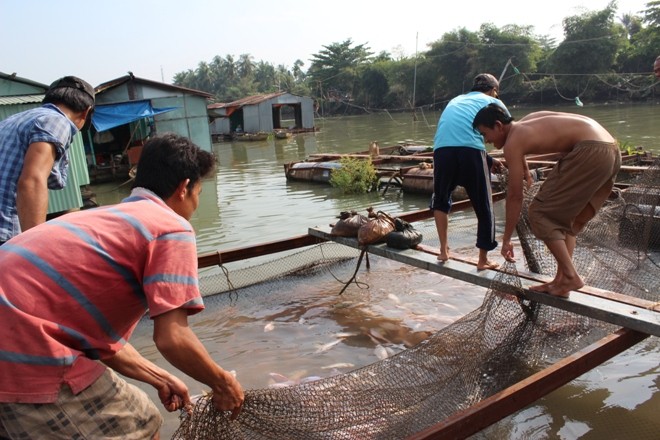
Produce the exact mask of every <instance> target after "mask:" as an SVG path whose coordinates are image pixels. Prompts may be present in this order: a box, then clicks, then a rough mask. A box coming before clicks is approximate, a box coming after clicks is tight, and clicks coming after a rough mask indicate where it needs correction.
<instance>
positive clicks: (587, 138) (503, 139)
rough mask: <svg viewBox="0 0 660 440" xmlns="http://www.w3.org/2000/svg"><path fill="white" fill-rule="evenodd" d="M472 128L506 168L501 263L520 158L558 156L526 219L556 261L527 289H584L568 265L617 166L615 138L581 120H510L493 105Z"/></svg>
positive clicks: (519, 189) (518, 200) (546, 116)
mask: <svg viewBox="0 0 660 440" xmlns="http://www.w3.org/2000/svg"><path fill="white" fill-rule="evenodd" d="M473 126H474V128H475V129H476V130H478V131H479V132H480V133H481V134H482V135H483V137H484V140H485V141H486V142H487V143H492V144H493V145H494V146H495V148H498V149H502V150H503V152H504V158H505V160H506V165H507V167H508V169H509V183H508V188H507V195H506V226H505V227H504V236H503V238H502V255H503V256H504V258H506V259H507V261H514V253H513V244H512V243H511V236H512V234H513V231H514V229H515V227H516V224H517V223H518V219H519V217H520V211H521V209H522V200H523V180H524V173H525V170H526V169H527V163H526V160H525V155H527V154H544V153H564V156H563V157H562V159H561V160H559V162H557V164H556V165H555V167H554V168H553V170H552V172H551V173H550V174H549V175H548V176H547V178H546V180H545V182H544V183H543V184H542V186H541V188H540V189H539V192H538V193H537V195H536V197H535V198H534V200H533V201H532V202H531V204H530V206H529V220H530V225H531V229H532V232H533V233H534V235H536V237H537V238H539V239H540V240H543V242H544V243H545V244H546V246H547V247H548V249H549V250H550V252H551V253H552V255H553V256H554V257H555V259H556V260H557V273H556V275H555V278H554V279H553V280H552V281H550V282H549V283H543V284H541V285H538V286H533V287H531V289H532V290H536V291H539V292H546V293H549V294H551V295H555V296H559V297H564V298H566V297H568V296H569V294H570V291H571V290H577V289H579V288H581V287H582V286H584V282H583V281H582V279H581V278H580V276H579V275H578V273H577V271H576V270H575V266H574V265H573V261H572V256H573V250H574V249H575V243H576V238H575V237H576V235H577V234H578V233H579V232H580V231H581V230H582V229H583V228H584V226H585V225H586V224H587V222H588V221H589V220H591V219H592V218H593V217H594V216H595V215H596V212H597V211H598V210H599V209H600V208H601V206H602V205H603V203H605V200H607V197H608V196H609V194H610V192H611V190H612V187H613V185H614V180H615V178H616V175H617V173H618V171H619V168H620V167H621V153H620V152H619V148H618V146H617V143H616V140H615V139H614V138H613V137H612V135H611V134H610V133H608V132H607V130H605V129H604V128H603V127H602V126H601V125H600V124H598V123H597V122H596V121H594V120H593V119H590V118H588V117H586V116H581V115H577V114H573V113H558V112H551V111H541V112H536V113H530V114H529V115H527V116H525V117H524V118H522V119H521V120H520V121H519V122H514V121H513V118H512V117H511V116H509V115H508V114H506V112H504V111H502V109H501V108H500V107H498V106H493V105H489V106H487V107H484V108H483V109H481V110H480V111H479V112H478V113H477V115H476V116H475V118H474V122H473Z"/></svg>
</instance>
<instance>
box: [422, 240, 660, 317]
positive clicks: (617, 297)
mask: <svg viewBox="0 0 660 440" xmlns="http://www.w3.org/2000/svg"><path fill="white" fill-rule="evenodd" d="M416 249H417V250H418V251H422V252H426V253H429V254H432V255H436V256H437V255H440V250H439V249H436V248H432V247H430V246H426V245H423V244H420V245H418V246H417V247H416ZM451 258H452V260H456V261H461V262H463V263H467V264H471V265H473V266H476V265H477V263H476V261H471V260H469V259H467V258H461V257H458V256H456V255H454V256H452V257H451ZM518 276H519V277H521V278H525V279H528V280H530V281H534V282H540V283H545V282H548V281H550V280H552V277H548V276H545V275H540V274H537V273H534V272H528V271H523V270H519V271H518ZM577 291H578V292H583V293H587V294H589V295H593V296H598V297H601V298H606V299H609V300H611V301H616V302H620V303H622V304H628V305H632V306H636V307H641V308H644V309H650V308H652V307H654V306H655V305H656V304H657V303H655V302H653V301H648V300H645V299H641V298H635V297H633V296H629V295H624V294H622V293H618V292H612V291H610V290H603V289H598V288H597V287H591V286H584V287H581V288H580V289H578V290H577Z"/></svg>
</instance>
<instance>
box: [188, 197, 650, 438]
mask: <svg viewBox="0 0 660 440" xmlns="http://www.w3.org/2000/svg"><path fill="white" fill-rule="evenodd" d="M503 198H504V194H503V193H496V194H494V195H493V200H494V201H498V200H502V199H503ZM470 208H471V203H470V201H469V200H464V201H461V202H457V203H455V204H454V205H453V206H452V210H453V211H458V210H466V209H470ZM432 216H433V214H432V212H431V211H430V210H428V209H427V210H420V211H414V212H410V213H406V214H401V215H399V216H398V217H400V218H402V219H404V220H406V221H408V222H414V221H420V220H426V219H429V218H432ZM325 241H335V242H338V243H341V244H344V245H346V246H351V247H354V248H358V249H361V248H362V247H361V246H359V245H358V243H357V240H356V239H355V238H346V237H337V236H333V235H332V234H330V227H329V226H327V227H316V228H310V229H309V231H308V234H306V235H299V236H296V237H292V238H289V239H285V240H279V241H272V242H267V243H262V244H258V245H255V246H247V247H243V248H237V249H231V250H226V251H218V252H214V253H209V254H205V255H200V256H199V258H198V264H199V267H200V268H203V267H210V266H216V265H222V264H225V263H229V262H234V261H239V260H244V259H247V258H253V257H260V256H265V255H269V254H275V253H278V252H282V251H287V250H292V249H297V248H302V247H305V246H311V245H314V244H318V243H320V242H325ZM369 252H371V253H373V254H375V255H379V256H382V257H385V258H390V259H393V260H396V261H399V262H401V263H404V264H409V265H413V266H415V267H419V268H423V269H426V270H430V271H433V272H436V273H439V274H442V275H446V276H450V277H452V278H456V279H459V280H462V281H467V282H470V283H472V284H476V285H479V286H482V287H488V286H489V285H490V284H491V282H492V280H493V278H494V276H495V275H496V272H495V271H491V270H486V271H477V270H476V263H475V262H473V261H469V260H465V259H460V258H451V259H450V260H449V261H448V262H446V263H444V264H438V263H437V254H438V251H437V249H433V248H430V247H428V246H424V245H418V246H417V248H416V249H406V250H399V249H392V248H388V247H386V246H385V245H383V244H381V245H375V246H373V245H372V246H369ZM519 277H520V279H521V281H522V283H523V291H524V295H525V297H526V298H527V299H530V300H532V301H537V302H539V303H542V304H546V305H550V306H553V307H558V308H561V309H564V310H567V311H570V312H574V313H578V314H581V315H583V316H587V317H590V318H595V319H598V320H601V321H605V322H609V323H611V324H615V325H620V326H623V327H624V328H621V329H619V330H618V331H616V332H614V333H612V334H610V335H608V336H606V337H604V338H602V339H601V340H599V341H597V342H595V343H593V344H591V345H589V346H588V347H586V348H584V349H582V350H579V351H578V352H576V353H574V354H572V355H571V356H568V357H566V358H563V359H562V360H560V361H558V362H556V363H554V364H553V365H551V366H550V367H548V368H546V369H544V370H542V371H540V372H538V373H536V374H533V375H531V376H530V377H528V378H526V379H524V380H522V381H520V382H518V383H516V384H515V385H513V386H511V387H508V388H506V389H504V390H502V391H500V392H498V393H496V394H494V395H493V396H491V397H488V398H486V399H484V400H482V401H480V402H479V403H477V404H475V405H473V406H471V407H470V408H467V409H465V410H463V411H459V412H457V413H455V414H453V415H451V416H450V417H448V418H447V419H445V420H443V421H441V422H439V423H437V424H435V425H433V426H431V427H429V428H427V429H425V430H423V431H421V432H419V433H417V434H415V435H413V436H410V437H409V438H408V440H438V439H455V438H465V437H468V436H470V435H473V434H475V433H477V432H479V431H481V430H482V429H484V428H486V427H488V426H490V425H492V424H494V423H496V422H497V421H499V420H501V419H503V418H505V417H507V416H509V415H511V414H513V413H515V412H516V411H518V410H520V409H523V408H524V407H526V406H527V405H529V404H531V403H533V402H534V401H536V400H538V399H539V398H541V397H543V396H545V395H547V394H548V393H550V392H551V391H553V390H555V389H557V388H559V387H561V386H563V385H565V384H567V383H568V382H570V381H572V380H574V379H575V378H577V377H579V376H580V375H582V374H584V373H586V372H587V371H589V370H591V369H593V368H595V367H597V366H598V365H600V364H602V363H603V362H605V361H607V360H608V359H610V358H612V357H614V356H616V355H618V354H620V353H622V352H623V351H625V350H627V349H628V348H630V347H632V346H634V345H635V344H637V343H639V342H640V341H642V340H644V339H645V338H647V337H648V336H649V335H655V336H660V318H659V317H658V312H657V311H656V310H655V309H654V306H655V305H657V304H654V303H652V302H650V301H646V300H642V299H638V298H633V297H630V296H627V295H623V294H621V293H617V292H611V291H605V290H601V289H597V288H593V287H590V286H584V287H583V288H581V289H579V291H574V292H572V293H571V295H570V297H569V298H557V297H554V296H552V295H548V294H545V293H540V292H536V291H533V290H529V289H528V288H526V287H525V285H526V286H527V287H528V286H529V285H530V284H531V283H533V282H544V281H547V279H545V277H543V276H540V275H538V274H534V273H529V272H519Z"/></svg>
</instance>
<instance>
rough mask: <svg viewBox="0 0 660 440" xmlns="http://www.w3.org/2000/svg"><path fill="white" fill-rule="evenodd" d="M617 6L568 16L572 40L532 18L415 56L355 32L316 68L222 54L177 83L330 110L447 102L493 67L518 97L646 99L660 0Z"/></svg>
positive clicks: (220, 95) (226, 97)
mask: <svg viewBox="0 0 660 440" xmlns="http://www.w3.org/2000/svg"><path fill="white" fill-rule="evenodd" d="M616 10H617V4H616V2H615V1H612V2H611V3H610V4H609V5H608V6H607V7H606V8H605V9H603V10H599V11H590V12H585V13H583V14H580V15H574V16H569V17H566V18H564V20H563V28H564V40H563V41H562V42H560V43H559V44H557V42H556V41H555V40H554V39H551V38H549V37H547V36H539V35H535V34H534V29H533V26H518V25H507V26H504V27H501V28H499V27H497V26H494V25H493V24H491V23H485V24H482V25H481V27H480V28H479V30H478V31H476V32H473V31H469V30H467V29H465V28H458V29H456V30H454V31H451V32H448V33H446V34H444V35H442V37H440V39H439V40H437V41H434V42H433V43H430V44H429V45H428V46H429V49H428V50H427V51H425V52H419V53H417V54H416V55H413V56H398V57H395V56H393V55H392V54H390V53H388V52H381V53H379V54H374V53H373V52H371V51H370V48H369V47H368V46H367V45H366V44H355V43H354V42H353V41H352V40H351V39H347V40H345V41H343V42H339V43H332V44H329V45H327V46H323V48H322V49H321V50H320V51H319V52H318V53H316V54H314V55H313V56H312V58H311V59H310V60H309V61H310V63H311V64H310V66H309V68H308V69H307V70H306V71H305V70H303V67H304V65H305V64H304V63H303V62H302V61H301V60H296V61H295V62H294V63H293V67H292V68H288V67H287V66H284V65H278V66H274V65H272V64H270V63H268V62H264V61H259V62H256V63H255V62H254V60H253V57H252V56H251V55H249V54H243V55H240V56H239V57H238V59H237V60H236V59H235V58H234V57H233V56H231V55H227V56H226V57H225V58H223V57H221V56H216V57H214V58H213V60H212V61H211V62H210V63H206V62H200V63H199V65H198V66H197V68H196V69H194V70H192V69H191V70H188V71H185V72H179V73H177V74H176V75H175V76H174V84H176V85H180V86H183V87H189V88H193V89H197V90H202V91H205V92H208V93H212V94H213V95H214V96H215V100H216V102H231V101H234V100H237V99H240V98H243V97H246V96H250V95H255V94H263V93H272V92H277V91H287V92H291V93H293V94H297V95H302V96H311V97H313V98H314V99H316V100H317V102H318V108H319V111H320V112H323V114H332V113H337V112H341V113H362V112H370V111H382V110H388V111H403V110H411V109H413V108H429V109H438V108H442V107H444V104H445V103H446V102H447V101H448V100H450V99H451V98H453V97H454V96H456V95H458V94H461V93H464V92H466V91H468V90H469V88H470V86H471V84H472V79H473V78H474V76H475V75H477V74H478V73H481V72H489V73H492V74H493V75H495V76H496V77H498V78H500V79H501V87H500V88H501V95H502V97H503V99H504V100H505V101H506V102H507V103H510V104H529V105H539V104H542V105H553V104H561V103H564V104H565V103H566V102H567V101H576V102H578V103H579V102H580V101H587V100H588V101H590V102H608V101H637V100H649V99H652V98H653V97H654V96H655V83H656V80H655V77H654V76H653V73H652V65H653V62H654V61H655V58H656V57H657V56H658V55H660V0H656V1H651V2H649V3H646V9H645V10H644V11H640V12H639V15H638V14H631V13H624V14H623V15H620V16H616Z"/></svg>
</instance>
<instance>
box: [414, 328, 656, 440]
mask: <svg viewBox="0 0 660 440" xmlns="http://www.w3.org/2000/svg"><path fill="white" fill-rule="evenodd" d="M647 337H648V335H645V334H643V333H639V332H636V331H633V330H629V329H620V330H618V331H617V332H615V333H612V334H611V335H608V336H606V337H605V338H603V339H601V340H600V341H598V342H596V343H594V344H591V345H590V346H588V347H586V348H585V349H583V350H580V351H578V352H576V353H574V354H572V355H570V356H568V357H566V358H564V359H562V360H561V361H559V362H557V363H555V364H553V365H551V366H550V367H548V368H546V369H544V370H543V371H540V372H538V373H536V374H533V375H531V376H530V377H528V378H527V379H524V380H522V381H520V382H518V383H517V384H515V385H513V386H511V387H509V388H507V389H505V390H503V391H501V392H499V393H497V394H494V395H493V396H491V397H488V398H486V399H484V400H482V401H481V402H479V403H477V404H476V405H473V406H471V407H470V408H467V409H466V410H464V411H461V412H458V413H455V414H453V415H451V416H449V417H448V418H447V419H445V420H444V421H442V422H440V423H438V424H436V425H434V426H431V427H430V428H427V429H425V430H424V431H421V432H419V433H417V434H415V435H412V436H410V437H408V440H445V439H458V438H467V437H468V436H470V435H472V434H476V433H477V432H479V431H481V430H482V429H484V428H486V427H488V426H490V425H492V424H493V423H495V422H497V421H499V420H501V419H503V418H504V417H506V416H508V415H510V414H513V413H514V412H516V411H519V410H521V409H523V408H524V407H526V406H527V405H529V404H531V403H532V402H534V401H536V400H537V399H539V398H541V397H543V396H545V395H547V394H548V393H550V392H551V391H554V390H556V389H557V388H559V387H561V386H563V385H565V384H566V383H568V382H570V381H571V380H573V379H575V378H577V377H579V376H581V375H582V374H584V373H586V372H587V371H589V370H591V369H593V368H595V367H597V366H598V365H600V364H602V363H603V362H605V361H606V360H608V359H611V358H612V357H614V356H616V355H618V354H619V353H621V352H623V351H624V350H627V349H628V348H630V347H632V346H633V345H635V344H637V343H638V342H640V341H642V340H644V339H645V338H647Z"/></svg>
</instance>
